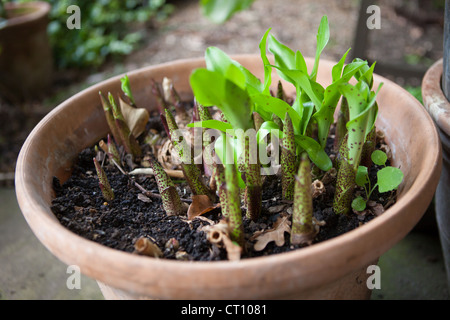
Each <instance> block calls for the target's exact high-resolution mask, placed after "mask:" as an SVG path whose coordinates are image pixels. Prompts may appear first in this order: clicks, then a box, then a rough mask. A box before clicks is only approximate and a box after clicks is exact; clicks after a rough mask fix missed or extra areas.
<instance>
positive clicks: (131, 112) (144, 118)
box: [119, 98, 150, 138]
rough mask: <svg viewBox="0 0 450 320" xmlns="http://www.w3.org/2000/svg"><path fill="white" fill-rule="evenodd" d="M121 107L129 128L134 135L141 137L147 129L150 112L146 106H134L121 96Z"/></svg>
mask: <svg viewBox="0 0 450 320" xmlns="http://www.w3.org/2000/svg"><path fill="white" fill-rule="evenodd" d="M119 103H120V109H121V111H122V114H123V118H124V119H125V122H126V124H127V125H128V128H130V131H131V133H132V134H133V136H134V137H136V138H137V137H139V136H140V135H141V134H142V133H143V132H144V130H145V126H146V125H147V122H148V120H149V119H150V114H149V112H148V111H147V109H145V108H134V107H132V106H130V105H129V104H128V103H126V102H125V101H123V100H122V98H119Z"/></svg>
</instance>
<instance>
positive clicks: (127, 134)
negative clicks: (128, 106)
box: [108, 93, 142, 157]
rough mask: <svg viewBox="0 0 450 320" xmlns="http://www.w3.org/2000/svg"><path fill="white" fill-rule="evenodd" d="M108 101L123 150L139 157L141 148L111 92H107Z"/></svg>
mask: <svg viewBox="0 0 450 320" xmlns="http://www.w3.org/2000/svg"><path fill="white" fill-rule="evenodd" d="M108 98H109V103H110V105H111V107H112V113H113V116H114V121H115V123H116V127H117V130H118V135H119V139H120V140H119V141H120V143H121V144H122V145H123V147H124V149H125V152H126V153H128V154H131V155H132V156H133V157H139V156H140V155H141V153H142V150H141V148H140V146H139V143H138V142H137V140H136V138H135V137H134V135H133V134H132V133H131V131H130V128H129V127H128V125H127V124H126V122H125V119H124V117H123V114H122V111H121V110H120V108H119V106H118V105H117V104H116V102H115V100H114V97H113V95H112V94H111V93H109V94H108Z"/></svg>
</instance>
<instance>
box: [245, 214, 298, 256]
mask: <svg viewBox="0 0 450 320" xmlns="http://www.w3.org/2000/svg"><path fill="white" fill-rule="evenodd" d="M285 232H288V233H291V221H289V216H287V215H286V216H280V217H279V218H278V219H277V221H276V222H275V223H274V225H273V228H272V229H268V230H265V231H256V232H255V233H254V234H253V236H252V237H251V238H250V240H256V243H255V245H254V249H255V250H256V251H261V250H264V248H265V247H266V246H267V244H268V243H269V242H272V241H275V244H276V245H277V246H278V247H281V246H283V245H284V241H285V239H284V233H285Z"/></svg>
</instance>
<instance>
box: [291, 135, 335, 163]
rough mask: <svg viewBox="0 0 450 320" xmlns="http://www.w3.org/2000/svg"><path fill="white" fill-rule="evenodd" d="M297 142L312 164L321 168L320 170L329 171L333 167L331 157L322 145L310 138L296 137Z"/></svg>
mask: <svg viewBox="0 0 450 320" xmlns="http://www.w3.org/2000/svg"><path fill="white" fill-rule="evenodd" d="M295 142H296V143H297V144H298V145H300V146H301V147H302V148H303V149H304V150H305V151H306V152H307V153H308V156H309V158H310V159H311V161H312V162H314V163H315V165H316V166H318V167H319V169H320V170H323V171H328V170H330V169H331V167H332V166H333V163H332V162H331V159H330V157H328V155H327V153H326V152H325V150H324V149H322V147H321V145H320V144H319V143H318V142H317V141H316V140H314V139H313V138H310V137H308V136H297V135H296V136H295Z"/></svg>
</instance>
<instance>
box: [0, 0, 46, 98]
mask: <svg viewBox="0 0 450 320" xmlns="http://www.w3.org/2000/svg"><path fill="white" fill-rule="evenodd" d="M50 8H51V7H50V5H49V4H48V3H47V2H41V1H33V2H27V3H20V4H18V3H9V2H8V3H6V4H5V9H6V12H7V15H8V19H7V22H6V25H5V26H4V27H3V28H0V48H1V49H0V96H2V98H4V99H7V100H10V101H12V102H18V101H24V100H29V99H32V98H40V97H43V96H44V95H45V93H46V90H48V89H49V87H50V84H51V81H52V70H53V58H52V52H51V47H50V44H49V39H48V36H47V25H48V13H49V11H50Z"/></svg>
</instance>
